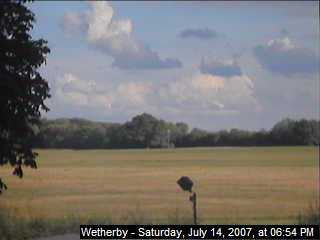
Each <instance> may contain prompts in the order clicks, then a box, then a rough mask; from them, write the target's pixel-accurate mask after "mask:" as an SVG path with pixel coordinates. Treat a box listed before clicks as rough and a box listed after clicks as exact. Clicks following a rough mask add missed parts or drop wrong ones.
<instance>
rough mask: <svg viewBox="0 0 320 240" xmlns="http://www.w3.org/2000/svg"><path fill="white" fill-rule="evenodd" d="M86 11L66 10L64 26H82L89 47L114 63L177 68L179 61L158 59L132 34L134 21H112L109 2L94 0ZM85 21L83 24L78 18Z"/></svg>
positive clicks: (129, 65)
mask: <svg viewBox="0 0 320 240" xmlns="http://www.w3.org/2000/svg"><path fill="white" fill-rule="evenodd" d="M90 6H91V7H90V10H89V11H88V12H87V13H86V14H82V13H72V14H71V13H68V15H66V16H65V17H64V24H63V27H64V29H65V30H67V29H70V28H82V26H86V29H85V31H84V32H85V33H86V34H87V41H88V43H89V45H90V46H92V47H94V48H96V49H98V50H100V51H101V52H103V53H105V54H107V55H109V56H111V57H113V60H114V61H113V64H112V65H113V66H115V67H118V68H123V69H161V68H179V67H181V65H182V64H181V62H180V61H179V60H178V59H174V58H165V59H161V58H160V57H159V55H158V53H157V52H155V51H153V50H151V49H150V48H149V47H148V46H146V45H145V44H144V43H142V42H141V41H138V40H136V39H135V38H134V37H133V36H132V32H133V24H132V22H131V21H130V20H128V19H126V20H115V19H114V18H113V15H114V11H113V8H112V7H111V6H110V4H109V3H108V2H105V1H93V2H91V3H90ZM79 16H82V18H81V21H85V23H82V22H81V21H80V17H79Z"/></svg>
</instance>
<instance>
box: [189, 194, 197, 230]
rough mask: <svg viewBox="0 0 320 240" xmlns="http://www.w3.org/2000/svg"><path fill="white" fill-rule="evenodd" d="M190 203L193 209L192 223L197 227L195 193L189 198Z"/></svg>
mask: <svg viewBox="0 0 320 240" xmlns="http://www.w3.org/2000/svg"><path fill="white" fill-rule="evenodd" d="M190 201H191V202H192V209H193V223H194V225H197V194H196V193H195V192H194V193H193V194H192V195H191V196H190Z"/></svg>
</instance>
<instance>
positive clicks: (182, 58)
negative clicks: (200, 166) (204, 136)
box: [28, 1, 320, 130]
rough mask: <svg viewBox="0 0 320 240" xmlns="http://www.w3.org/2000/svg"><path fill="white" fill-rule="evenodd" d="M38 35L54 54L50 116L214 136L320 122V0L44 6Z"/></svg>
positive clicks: (45, 71) (37, 8) (46, 72)
mask: <svg viewBox="0 0 320 240" xmlns="http://www.w3.org/2000/svg"><path fill="white" fill-rule="evenodd" d="M28 6H29V7H30V9H31V10H32V11H33V12H34V13H35V16H36V23H35V25H34V29H33V31H32V36H33V37H34V38H44V39H46V40H47V41H48V45H49V47H50V49H51V53H50V55H48V59H47V63H46V65H43V66H42V67H41V73H42V75H43V76H44V77H45V78H46V80H47V81H48V82H49V86H50V89H51V95H52V96H51V98H50V99H49V100H47V101H46V103H47V105H48V106H49V108H50V111H49V112H48V113H45V114H44V117H47V118H50V119H54V118H72V117H77V118H86V119H89V120H94V121H103V122H119V123H123V122H126V121H129V120H130V119H131V118H132V117H134V116H136V115H138V114H141V113H144V112H146V113H150V114H152V115H154V116H155V117H157V118H161V119H164V120H166V121H173V122H181V121H183V122H185V123H187V124H188V125H189V126H191V127H198V128H202V129H206V130H219V129H232V128H241V129H249V130H259V129H262V128H264V129H270V128H271V127H272V126H273V125H274V124H275V123H276V122H277V121H280V120H282V119H284V118H293V119H300V118H307V119H319V88H320V86H319V85H320V84H319V2H317V1H314V2H306V1H301V2H271V1H268V2H253V1H249V2H244V1H241V2H240V1H239V2H229V1H226V2H217V1H203V2H199V1H194V2H192V1H187V2H183V1H176V2H174V1H173V2H156V1H150V2H142V1H140V2H133V1H130V2H123V1H114V2H104V1H96V2H95V1H90V2H85V1H81V2H74V1H72V2H66V1H60V2H53V1H52V2H50V1H48V2H46V1H36V2H33V3H30V4H28Z"/></svg>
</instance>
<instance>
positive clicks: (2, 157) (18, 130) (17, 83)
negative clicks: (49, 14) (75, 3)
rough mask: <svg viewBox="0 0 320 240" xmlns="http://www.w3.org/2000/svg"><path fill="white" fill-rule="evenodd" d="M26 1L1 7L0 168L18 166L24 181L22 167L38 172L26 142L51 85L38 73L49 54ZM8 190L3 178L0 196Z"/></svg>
mask: <svg viewBox="0 0 320 240" xmlns="http://www.w3.org/2000/svg"><path fill="white" fill-rule="evenodd" d="M25 3H26V1H6V2H2V3H1V4H0V46H1V47H0V79H1V80H0V165H4V164H8V163H9V164H11V165H12V166H15V169H14V172H13V173H14V174H15V175H17V176H19V177H20V178H22V176H23V172H22V168H21V166H22V165H25V166H30V167H32V168H36V167H37V165H36V161H35V158H36V156H37V154H36V153H35V152H34V151H33V150H32V146H31V144H30V143H29V142H27V141H26V139H27V138H28V137H30V136H32V135H33V134H34V132H33V125H37V124H38V123H39V119H40V115H41V110H43V111H48V110H49V109H48V107H47V106H46V105H45V104H44V100H45V99H46V98H48V97H50V95H49V87H48V83H47V82H46V81H45V79H43V78H42V77H41V75H40V73H39V72H38V70H37V69H38V68H39V67H40V66H41V65H42V64H43V63H45V61H46V56H47V54H48V53H49V52H50V49H49V48H48V47H47V42H46V41H45V40H43V39H39V40H34V39H32V37H31V35H30V31H31V30H32V28H33V23H34V22H35V16H34V14H33V13H32V12H31V11H30V10H29V9H28V8H27V7H26V5H25ZM4 188H5V185H4V184H3V182H2V180H1V178H0V193H1V190H2V189H4Z"/></svg>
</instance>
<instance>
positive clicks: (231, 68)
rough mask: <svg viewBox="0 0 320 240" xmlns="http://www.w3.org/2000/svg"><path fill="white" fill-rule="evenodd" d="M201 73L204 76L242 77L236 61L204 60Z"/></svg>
mask: <svg viewBox="0 0 320 240" xmlns="http://www.w3.org/2000/svg"><path fill="white" fill-rule="evenodd" d="M200 71H201V72H202V73H204V74H211V75H215V76H220V77H235V76H241V75H242V71H241V68H240V67H239V66H238V64H237V63H236V61H235V60H233V61H225V62H223V61H218V60H211V61H209V60H205V59H202V61H201V64H200Z"/></svg>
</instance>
